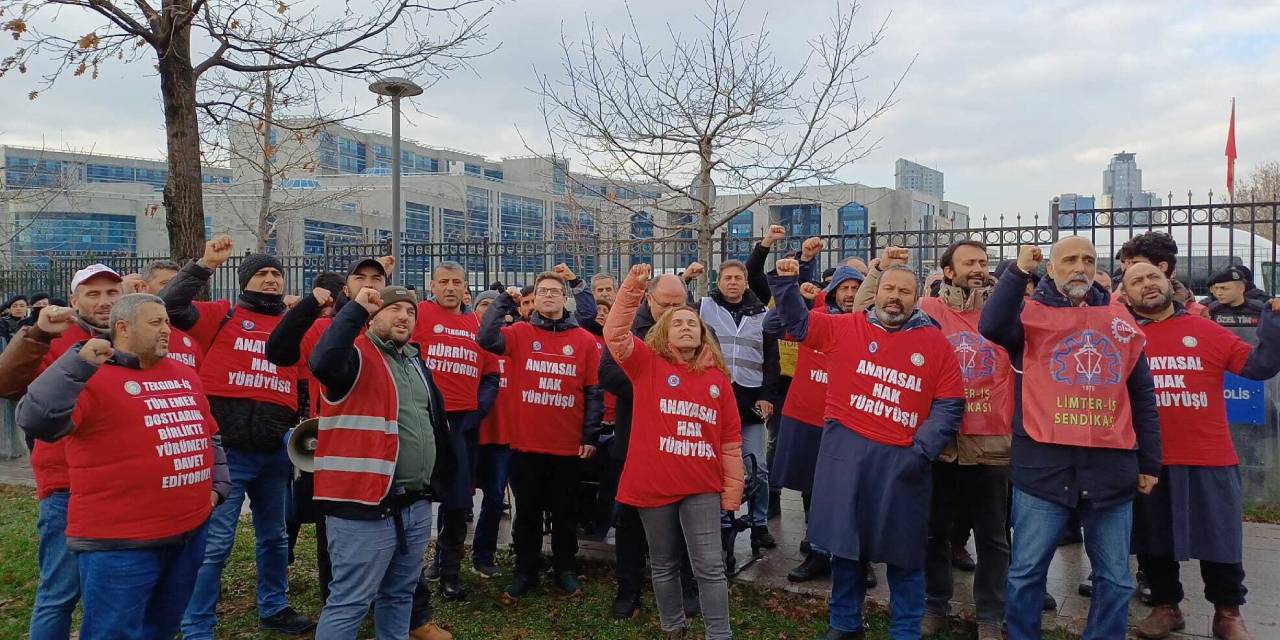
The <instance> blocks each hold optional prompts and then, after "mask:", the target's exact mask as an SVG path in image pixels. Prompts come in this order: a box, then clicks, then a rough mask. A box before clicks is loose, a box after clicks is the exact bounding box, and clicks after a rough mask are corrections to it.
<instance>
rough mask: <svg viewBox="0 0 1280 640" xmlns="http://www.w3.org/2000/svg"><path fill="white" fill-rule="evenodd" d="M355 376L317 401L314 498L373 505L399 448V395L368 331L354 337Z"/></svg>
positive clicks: (392, 473)
mask: <svg viewBox="0 0 1280 640" xmlns="http://www.w3.org/2000/svg"><path fill="white" fill-rule="evenodd" d="M355 347H356V351H358V352H359V353H360V371H359V373H357V374H356V381H355V383H354V384H352V385H351V389H350V390H348V391H347V395H346V396H344V397H343V398H342V399H341V400H338V401H336V402H330V401H329V399H328V398H323V399H322V400H321V402H320V421H319V422H320V435H319V439H318V442H317V445H316V460H315V499H316V500H333V501H335V502H357V503H360V504H365V505H376V504H378V503H380V502H382V500H383V498H386V497H387V492H388V491H390V490H391V482H392V480H393V479H394V478H395V472H396V458H397V457H398V456H399V453H400V429H399V426H398V424H397V423H396V418H397V415H398V414H399V408H400V400H399V394H398V393H397V392H396V383H395V378H393V377H392V376H391V369H390V368H389V367H388V365H387V361H386V359H385V356H383V354H382V352H381V351H380V350H379V349H378V347H377V345H375V344H373V341H371V340H370V339H369V336H367V335H365V334H361V335H360V337H358V338H356V341H355Z"/></svg>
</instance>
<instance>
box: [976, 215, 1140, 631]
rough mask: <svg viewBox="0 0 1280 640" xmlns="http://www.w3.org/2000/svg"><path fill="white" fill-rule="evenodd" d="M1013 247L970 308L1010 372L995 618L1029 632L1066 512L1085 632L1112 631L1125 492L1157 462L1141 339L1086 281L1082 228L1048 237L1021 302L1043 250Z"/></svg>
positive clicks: (1116, 618)
mask: <svg viewBox="0 0 1280 640" xmlns="http://www.w3.org/2000/svg"><path fill="white" fill-rule="evenodd" d="M1043 259H1044V258H1043V255H1042V254H1041V252H1040V249H1039V248H1038V247H1034V246H1024V247H1022V249H1021V250H1020V251H1019V253H1018V262H1017V264H1016V265H1015V266H1014V267H1010V268H1009V269H1007V270H1005V272H1004V275H1003V276H1001V277H1000V280H999V281H998V282H997V284H996V288H995V291H993V292H992V294H991V298H990V299H989V300H987V304H986V305H985V306H984V307H983V309H982V317H981V319H980V320H979V323H978V329H979V331H980V332H981V334H982V336H983V337H985V338H986V339H988V340H990V341H991V342H993V343H995V344H997V345H999V346H1001V347H1003V348H1004V349H1005V350H1006V351H1008V352H1009V359H1010V361H1011V362H1012V364H1013V368H1014V370H1015V372H1016V371H1021V372H1022V374H1021V376H1020V378H1021V379H1020V380H1019V381H1018V384H1016V386H1015V389H1014V394H1015V395H1014V406H1015V407H1016V409H1015V414H1014V421H1013V434H1014V436H1013V442H1012V446H1011V449H1010V474H1011V476H1012V479H1013V486H1014V493H1013V548H1012V560H1011V564H1010V567H1009V584H1008V589H1007V591H1006V602H1005V620H1006V621H1007V623H1008V628H1009V638H1010V639H1011V640H1031V639H1033V638H1039V637H1040V609H1041V604H1042V603H1043V600H1044V587H1045V580H1046V578H1047V574H1048V569H1049V561H1050V560H1051V559H1052V558H1053V553H1054V549H1056V548H1057V544H1058V539H1059V537H1060V536H1061V535H1062V530H1063V527H1064V526H1065V525H1066V523H1067V520H1068V518H1070V516H1071V514H1072V513H1077V514H1079V516H1080V520H1081V521H1082V522H1083V523H1084V531H1085V536H1084V537H1085V549H1086V551H1087V552H1088V553H1089V560H1090V565H1091V566H1092V568H1093V576H1094V580H1093V584H1094V589H1093V600H1092V602H1091V603H1090V611H1089V624H1088V626H1087V628H1086V629H1085V634H1084V636H1085V637H1086V638H1122V637H1124V635H1125V633H1126V631H1127V629H1128V618H1129V615H1128V613H1129V599H1130V597H1131V596H1132V595H1133V591H1134V584H1133V576H1131V575H1130V573H1129V541H1130V540H1129V539H1130V533H1131V529H1132V523H1133V499H1134V496H1135V495H1136V494H1137V493H1138V492H1141V493H1144V494H1145V493H1150V491H1151V489H1152V488H1154V487H1155V485H1156V482H1157V480H1158V478H1157V476H1158V474H1159V473H1160V419H1159V416H1158V415H1157V413H1156V401H1155V393H1154V388H1153V386H1152V384H1153V383H1152V378H1151V370H1150V368H1148V366H1147V358H1146V356H1145V355H1143V352H1142V349H1143V345H1144V344H1145V343H1146V340H1145V338H1144V337H1143V335H1142V332H1141V331H1140V330H1139V329H1138V328H1137V327H1136V326H1134V322H1133V318H1132V316H1128V315H1127V314H1124V313H1123V309H1121V308H1119V307H1118V306H1117V305H1113V304H1111V295H1110V292H1108V291H1106V290H1104V289H1103V288H1102V287H1101V286H1098V285H1097V284H1096V283H1095V282H1094V273H1095V272H1096V263H1097V253H1096V251H1095V250H1094V248H1093V243H1091V242H1089V240H1088V239H1087V238H1082V237H1078V236H1072V237H1068V238H1063V239H1062V240H1059V241H1058V242H1057V244H1055V245H1054V246H1053V250H1052V253H1051V259H1050V263H1049V268H1048V277H1046V278H1044V279H1042V280H1041V281H1040V284H1039V285H1038V286H1037V287H1036V291H1035V293H1034V294H1033V295H1032V296H1031V298H1030V299H1028V300H1026V301H1025V303H1024V301H1023V293H1024V292H1025V290H1026V285H1027V280H1028V279H1029V278H1030V275H1029V274H1031V273H1033V272H1035V271H1036V270H1037V269H1038V268H1039V266H1040V263H1041V262H1042V261H1043Z"/></svg>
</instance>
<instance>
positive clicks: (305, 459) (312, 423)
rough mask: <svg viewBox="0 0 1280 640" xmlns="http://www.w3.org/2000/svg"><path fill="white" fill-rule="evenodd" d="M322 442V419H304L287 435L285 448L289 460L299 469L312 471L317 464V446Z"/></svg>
mask: <svg viewBox="0 0 1280 640" xmlns="http://www.w3.org/2000/svg"><path fill="white" fill-rule="evenodd" d="M319 444H320V420H319V419H318V418H311V419H308V420H303V421H302V422H301V423H300V424H299V425H298V426H296V427H294V428H292V429H290V430H289V433H288V435H286V436H285V450H286V451H288V453H289V461H290V462H292V463H293V466H295V467H297V468H298V470H299V471H305V472H307V473H311V472H313V471H314V470H315V466H316V447H317V446H318V445H319Z"/></svg>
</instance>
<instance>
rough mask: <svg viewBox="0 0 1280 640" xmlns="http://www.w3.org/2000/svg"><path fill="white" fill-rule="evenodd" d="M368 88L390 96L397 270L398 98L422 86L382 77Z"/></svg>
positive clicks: (400, 262) (398, 262)
mask: <svg viewBox="0 0 1280 640" xmlns="http://www.w3.org/2000/svg"><path fill="white" fill-rule="evenodd" d="M369 90H370V91H372V92H374V93H376V94H378V95H380V96H388V97H390V98H391V257H392V258H395V261H396V267H397V270H403V269H404V261H403V260H402V258H403V256H402V255H401V253H400V98H412V97H413V96H416V95H420V94H421V93H422V87H420V86H418V85H417V84H415V83H414V82H413V81H412V80H410V79H408V78H383V79H381V80H376V81H374V82H371V83H370V84H369ZM387 277H388V282H389V283H394V282H395V281H397V280H399V278H397V277H396V275H395V273H394V272H392V273H389V274H387Z"/></svg>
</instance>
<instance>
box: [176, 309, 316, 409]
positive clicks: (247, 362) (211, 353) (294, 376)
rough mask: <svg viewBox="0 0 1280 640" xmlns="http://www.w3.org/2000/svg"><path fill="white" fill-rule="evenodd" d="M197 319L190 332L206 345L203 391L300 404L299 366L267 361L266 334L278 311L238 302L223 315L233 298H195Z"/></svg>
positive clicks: (292, 405)
mask: <svg viewBox="0 0 1280 640" xmlns="http://www.w3.org/2000/svg"><path fill="white" fill-rule="evenodd" d="M195 304H196V307H197V308H198V309H199V311H200V320H199V321H198V322H197V323H196V326H194V327H192V328H191V336H192V337H194V338H195V339H196V340H197V341H199V342H200V343H201V344H202V345H203V346H204V347H205V357H204V363H203V364H202V365H201V367H200V379H201V381H203V382H204V388H205V392H206V393H208V394H209V395H210V396H213V397H219V398H245V399H249V400H256V401H258V402H268V403H271V404H278V405H280V406H283V407H288V408H289V409H293V410H294V411H297V409H298V369H297V367H296V366H288V367H280V366H277V365H274V364H272V363H271V362H269V361H268V360H267V355H266V353H267V338H269V337H271V331H272V330H274V329H275V328H276V325H278V324H280V318H281V316H269V315H266V314H262V313H257V312H254V311H249V310H248V309H244V308H241V307H236V308H235V313H234V314H233V315H232V316H231V319H230V320H226V317H227V310H228V309H230V308H231V303H230V302H227V301H225V300H222V301H218V302H197V303H195ZM223 320H226V323H225V324H223Z"/></svg>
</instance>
